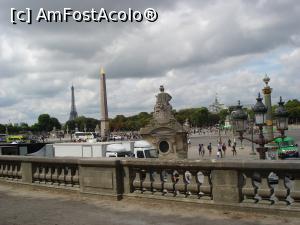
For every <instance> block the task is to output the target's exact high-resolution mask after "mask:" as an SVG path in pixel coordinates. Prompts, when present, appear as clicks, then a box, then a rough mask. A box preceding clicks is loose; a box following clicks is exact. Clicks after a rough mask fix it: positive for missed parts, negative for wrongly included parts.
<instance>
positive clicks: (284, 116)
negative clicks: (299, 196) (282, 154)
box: [275, 96, 289, 137]
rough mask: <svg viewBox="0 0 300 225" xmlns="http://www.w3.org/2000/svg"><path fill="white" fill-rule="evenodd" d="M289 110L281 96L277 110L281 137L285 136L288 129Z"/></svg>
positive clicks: (277, 124)
mask: <svg viewBox="0 0 300 225" xmlns="http://www.w3.org/2000/svg"><path fill="white" fill-rule="evenodd" d="M288 116H289V114H288V111H287V110H286V109H285V107H284V102H283V101H282V97H281V96H280V101H279V102H278V108H277V109H276V110H275V118H276V127H277V130H278V131H279V132H280V134H281V137H284V131H285V130H287V129H288Z"/></svg>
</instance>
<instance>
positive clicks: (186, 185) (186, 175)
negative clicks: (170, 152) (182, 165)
mask: <svg viewBox="0 0 300 225" xmlns="http://www.w3.org/2000/svg"><path fill="white" fill-rule="evenodd" d="M183 178H184V179H183V181H184V194H185V197H188V196H190V195H191V194H192V192H191V191H190V188H191V185H192V184H191V183H192V180H193V175H192V174H191V172H190V171H186V172H185V173H184V177H183Z"/></svg>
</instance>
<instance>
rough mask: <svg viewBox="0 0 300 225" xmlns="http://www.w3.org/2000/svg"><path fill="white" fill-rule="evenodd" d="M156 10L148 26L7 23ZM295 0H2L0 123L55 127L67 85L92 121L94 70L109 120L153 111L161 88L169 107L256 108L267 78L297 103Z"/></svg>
mask: <svg viewBox="0 0 300 225" xmlns="http://www.w3.org/2000/svg"><path fill="white" fill-rule="evenodd" d="M41 7H43V8H45V9H47V10H62V9H63V8H64V7H68V8H72V9H73V10H90V9H91V8H95V9H100V8H101V7H104V8H105V9H107V10H128V8H133V9H137V10H144V9H146V8H148V7H151V8H154V9H155V10H157V12H158V15H159V18H158V20H157V21H156V22H154V23H150V22H142V23H121V22H120V23H107V22H103V23H75V22H69V23H45V22H41V23H36V22H34V23H33V24H32V25H27V24H17V25H13V24H12V23H10V9H11V8H17V9H19V10H22V9H25V8H31V9H32V10H33V12H34V13H36V11H37V10H38V9H39V8H41ZM299 21H300V2H299V0H251V1H248V0H244V1H243V0H228V1H224V0H207V1H204V0H195V1H192V0H191V1H179V0H177V1H176V0H172V1H171V0H166V1H158V0H152V1H146V0H145V1H142V0H132V1H114V0H111V1H101V0H94V1H92V0H85V1H81V0H72V1H71V0H69V1H67V0H60V1H41V0H39V1H38V0H26V1H24V0H0V31H1V32H0V123H8V122H9V121H11V122H21V121H24V122H28V123H30V124H32V123H34V122H35V121H36V119H37V116H38V115H39V114H41V113H49V114H50V115H51V116H54V117H57V118H58V119H59V120H60V121H61V122H65V121H66V120H67V119H68V116H69V112H70V86H71V85H72V84H74V86H75V98H76V106H77V111H78V114H79V115H84V116H88V117H95V118H98V117H99V116H98V115H99V79H98V78H99V68H100V66H103V67H104V68H105V71H106V74H107V91H108V104H109V116H110V117H113V116H115V115H117V114H125V115H131V114H134V113H137V112H140V111H148V112H150V111H152V109H153V104H154V102H155V94H156V93H157V92H158V88H159V85H161V84H164V85H165V89H166V91H168V92H169V93H171V95H172V96H173V99H172V105H173V108H175V109H181V108H185V107H200V106H208V105H209V104H210V103H211V102H212V101H213V100H214V96H215V93H218V95H219V98H220V101H221V102H223V103H225V104H228V105H232V104H236V102H237V100H239V99H240V100H241V102H242V103H244V104H251V103H254V102H255V97H256V95H257V93H258V92H259V91H260V90H261V89H262V87H263V83H262V78H263V77H264V74H265V73H267V74H268V75H269V76H270V77H271V83H270V84H271V86H272V87H273V88H274V90H273V102H275V101H277V100H278V98H279V96H280V95H282V96H283V97H284V99H291V98H299V85H300V76H299V71H300V63H299V62H300V23H299Z"/></svg>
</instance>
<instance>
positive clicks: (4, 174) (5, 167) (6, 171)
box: [3, 163, 8, 178]
mask: <svg viewBox="0 0 300 225" xmlns="http://www.w3.org/2000/svg"><path fill="white" fill-rule="evenodd" d="M7 173H8V164H7V163H5V164H4V170H3V177H4V178H6V177H7V176H8V175H7Z"/></svg>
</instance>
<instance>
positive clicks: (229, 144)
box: [228, 138, 231, 147]
mask: <svg viewBox="0 0 300 225" xmlns="http://www.w3.org/2000/svg"><path fill="white" fill-rule="evenodd" d="M228 147H231V140H230V138H229V139H228Z"/></svg>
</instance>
